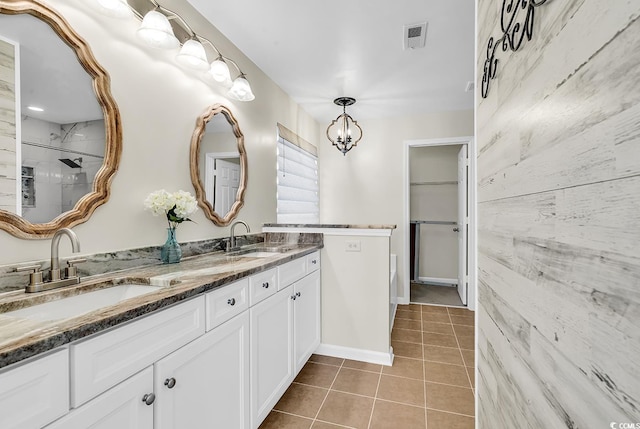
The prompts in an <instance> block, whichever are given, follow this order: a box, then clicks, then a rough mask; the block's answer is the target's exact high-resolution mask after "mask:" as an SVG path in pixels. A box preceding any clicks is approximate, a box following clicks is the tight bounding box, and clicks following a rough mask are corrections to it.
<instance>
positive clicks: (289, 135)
mask: <svg viewBox="0 0 640 429" xmlns="http://www.w3.org/2000/svg"><path fill="white" fill-rule="evenodd" d="M277 146H278V181H277V183H278V189H277V198H278V207H277V222H278V223H305V224H313V223H319V222H320V205H319V197H318V188H319V186H318V156H317V150H316V147H315V146H313V145H312V144H311V143H309V142H307V141H305V140H303V139H301V138H300V137H298V136H297V135H296V134H295V133H293V132H292V131H290V130H288V129H286V128H285V127H283V126H282V125H280V124H278V145H277Z"/></svg>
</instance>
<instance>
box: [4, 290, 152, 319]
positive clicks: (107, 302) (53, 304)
mask: <svg viewBox="0 0 640 429" xmlns="http://www.w3.org/2000/svg"><path fill="white" fill-rule="evenodd" d="M160 289H162V288H161V287H159V286H150V285H148V284H144V283H142V282H140V283H127V284H116V285H114V286H111V287H106V288H103V289H97V290H92V291H90V292H84V293H81V294H79V295H73V296H69V297H64V298H60V299H58V300H55V301H49V302H45V303H42V304H35V305H32V306H30V307H25V308H21V309H20V310H15V311H10V312H7V313H2V314H3V315H4V316H10V317H17V318H22V319H30V320H38V321H45V320H62V319H68V318H71V317H76V316H81V315H83V314H86V313H89V312H91V311H95V310H99V309H101V308H105V307H109V306H111V305H115V304H118V303H120V302H122V301H124V300H127V299H129V298H134V297H137V296H141V295H145V294H148V293H151V292H155V291H157V290H160Z"/></svg>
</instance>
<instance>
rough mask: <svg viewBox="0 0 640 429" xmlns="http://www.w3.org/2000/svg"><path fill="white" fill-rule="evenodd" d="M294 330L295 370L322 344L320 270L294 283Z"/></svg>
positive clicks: (298, 369) (297, 370)
mask: <svg viewBox="0 0 640 429" xmlns="http://www.w3.org/2000/svg"><path fill="white" fill-rule="evenodd" d="M293 291H294V295H295V297H296V299H295V300H294V301H293V303H294V304H293V307H294V311H293V317H294V322H293V332H294V339H293V343H294V346H295V347H294V358H295V372H296V374H297V373H298V372H300V370H301V369H302V367H303V366H304V364H305V363H307V360H309V357H310V356H311V355H312V354H313V352H314V351H315V350H316V349H317V348H318V345H320V271H314V272H313V273H311V274H309V275H308V276H306V277H304V278H302V279H300V280H299V281H297V282H296V283H294V285H293Z"/></svg>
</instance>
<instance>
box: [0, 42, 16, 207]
mask: <svg viewBox="0 0 640 429" xmlns="http://www.w3.org/2000/svg"><path fill="white" fill-rule="evenodd" d="M15 77H16V75H15V46H14V45H13V44H11V43H8V42H5V41H4V40H0V209H2V210H9V211H11V212H15V211H16V202H17V200H16V198H17V195H16V91H15Z"/></svg>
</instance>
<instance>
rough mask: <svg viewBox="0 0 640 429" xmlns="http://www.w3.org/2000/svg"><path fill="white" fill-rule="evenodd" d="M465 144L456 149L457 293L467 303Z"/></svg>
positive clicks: (467, 221) (467, 219)
mask: <svg viewBox="0 0 640 429" xmlns="http://www.w3.org/2000/svg"><path fill="white" fill-rule="evenodd" d="M467 164H468V162H467V145H462V146H461V147H460V150H459V151H458V226H457V228H458V295H460V299H461V300H462V304H464V305H467V231H468V227H467V225H468V223H469V217H468V216H467V194H468V192H467V182H468V180H467V179H468V178H467V171H468V167H467Z"/></svg>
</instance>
